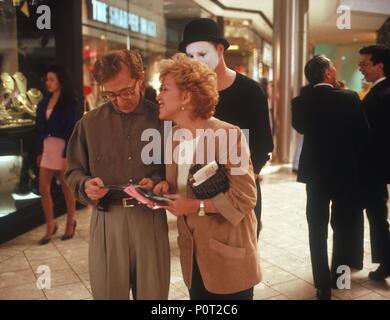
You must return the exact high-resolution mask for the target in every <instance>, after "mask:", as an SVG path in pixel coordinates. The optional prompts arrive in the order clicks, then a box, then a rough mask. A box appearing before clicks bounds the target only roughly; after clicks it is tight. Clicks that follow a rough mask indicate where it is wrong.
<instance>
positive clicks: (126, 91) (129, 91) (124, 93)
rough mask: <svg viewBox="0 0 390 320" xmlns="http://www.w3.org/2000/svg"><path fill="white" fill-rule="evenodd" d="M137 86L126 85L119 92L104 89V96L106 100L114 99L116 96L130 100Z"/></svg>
mask: <svg viewBox="0 0 390 320" xmlns="http://www.w3.org/2000/svg"><path fill="white" fill-rule="evenodd" d="M135 86H136V85H134V86H132V87H126V88H123V89H121V90H119V91H118V92H117V93H116V92H111V91H103V92H102V98H103V99H104V100H105V101H114V100H115V99H116V97H121V99H123V100H129V99H131V98H132V96H133V95H134V93H135Z"/></svg>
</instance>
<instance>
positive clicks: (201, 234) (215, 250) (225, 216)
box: [166, 118, 261, 294]
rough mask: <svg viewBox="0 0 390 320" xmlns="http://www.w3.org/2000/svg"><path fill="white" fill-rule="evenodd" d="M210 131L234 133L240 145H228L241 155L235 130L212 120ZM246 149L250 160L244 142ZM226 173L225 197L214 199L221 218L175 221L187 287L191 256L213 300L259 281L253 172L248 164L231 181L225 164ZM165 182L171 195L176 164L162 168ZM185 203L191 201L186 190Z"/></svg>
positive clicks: (209, 216) (191, 216) (194, 217)
mask: <svg viewBox="0 0 390 320" xmlns="http://www.w3.org/2000/svg"><path fill="white" fill-rule="evenodd" d="M208 128H209V129H213V130H214V131H215V130H218V129H222V130H227V129H236V130H238V133H239V134H238V139H235V140H236V141H228V143H233V144H236V145H237V147H238V150H240V147H241V144H240V139H241V132H240V130H239V128H238V127H236V126H233V125H232V124H229V123H227V122H223V121H220V120H218V119H216V118H211V119H209V120H208ZM177 129H178V127H177V126H176V127H174V128H173V130H172V132H173V133H174V132H175V131H176V130H177ZM244 143H245V146H246V148H245V150H247V153H248V157H249V149H248V148H247V144H246V141H245V140H244ZM219 144H220V143H219V141H218V140H217V143H216V150H215V160H217V161H219V160H220V157H221V154H220V150H219V149H220V148H219ZM177 145H178V142H176V143H175V142H173V144H172V150H175V147H176V146H177ZM222 150H223V148H222ZM225 151H226V150H225ZM171 152H172V151H171ZM194 158H195V157H194ZM194 162H195V161H194ZM208 162H210V161H208ZM219 162H220V161H219ZM220 163H221V162H220ZM225 167H226V168H227V169H228V170H227V172H228V177H229V182H230V188H229V190H228V191H227V192H225V193H220V194H219V195H217V196H215V197H214V198H212V201H213V204H214V206H215V207H216V208H217V209H218V210H219V212H220V214H219V213H218V214H207V215H206V216H198V214H197V213H195V214H194V213H191V214H188V215H186V216H182V217H179V218H178V219H177V225H178V232H179V236H178V238H177V241H178V245H179V248H180V262H181V268H182V273H183V278H184V282H185V284H186V285H187V287H188V288H191V280H192V265H193V260H192V259H193V257H194V256H195V257H196V259H197V263H198V265H199V270H200V273H201V275H202V279H203V282H204V285H205V287H206V289H207V290H208V291H210V292H212V293H217V294H229V293H235V292H239V291H243V290H246V289H248V288H251V287H253V286H254V285H256V284H257V283H259V282H260V281H261V272H260V262H259V254H258V247H257V238H256V227H257V222H256V217H255V214H254V211H253V209H254V207H255V205H256V196H257V194H256V184H255V178H254V172H253V167H252V164H251V163H250V160H249V166H247V168H246V170H245V172H244V174H241V175H231V172H230V169H232V168H233V167H237V165H233V164H232V163H231V162H228V163H227V164H225ZM166 179H167V181H168V183H169V184H170V186H171V188H173V190H172V191H173V192H176V190H177V164H176V163H175V162H174V161H173V163H172V164H167V165H166ZM187 197H189V198H195V196H194V194H193V193H192V191H191V188H190V186H189V185H187Z"/></svg>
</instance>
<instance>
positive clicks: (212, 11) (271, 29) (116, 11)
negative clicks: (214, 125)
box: [0, 0, 390, 300]
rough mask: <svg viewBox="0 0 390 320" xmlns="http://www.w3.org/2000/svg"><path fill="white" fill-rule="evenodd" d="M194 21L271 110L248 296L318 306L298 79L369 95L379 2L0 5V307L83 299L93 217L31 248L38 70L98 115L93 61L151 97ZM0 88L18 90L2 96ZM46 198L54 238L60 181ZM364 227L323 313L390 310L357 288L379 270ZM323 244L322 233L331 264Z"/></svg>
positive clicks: (175, 0)
mask: <svg viewBox="0 0 390 320" xmlns="http://www.w3.org/2000/svg"><path fill="white" fill-rule="evenodd" d="M40 6H41V7H42V6H46V7H48V8H49V9H50V18H51V21H49V25H50V28H43V29H41V28H40V27H39V25H38V24H37V21H38V20H39V19H40V16H41V15H42V11H39V10H38V7H40ZM39 12H41V13H39ZM108 12H111V13H113V14H111V15H108ZM200 17H201V18H210V19H213V20H214V21H216V23H217V24H218V26H219V28H220V30H222V33H223V36H224V38H225V39H227V40H228V41H229V42H230V47H229V48H228V50H227V51H226V52H225V61H226V64H227V66H228V67H229V68H231V69H232V70H234V71H236V72H239V73H242V74H244V75H246V76H247V77H249V78H251V79H253V80H255V81H257V82H259V83H262V84H264V86H263V90H264V92H265V93H266V95H267V98H268V105H269V118H270V126H271V130H272V136H273V141H274V145H275V148H274V151H273V153H272V155H271V159H270V161H269V162H268V163H267V165H266V166H265V167H264V169H263V170H262V172H261V176H262V181H261V186H262V230H261V233H260V238H259V254H260V257H261V258H260V261H261V270H262V274H263V280H262V282H261V283H259V284H257V285H256V286H255V287H254V299H255V300H267V299H270V300H276V299H277V300H314V299H316V290H315V287H314V284H313V276H312V270H311V261H310V250H309V240H308V227H307V222H306V216H305V209H306V193H305V192H306V190H305V186H304V185H303V184H301V183H298V182H296V173H295V172H296V169H297V162H298V159H299V150H300V145H301V143H302V136H301V135H300V134H298V133H297V132H296V131H295V130H294V129H293V128H292V127H291V100H292V99H293V98H294V97H295V96H297V95H298V93H299V91H300V89H301V88H302V87H303V86H304V85H305V84H306V79H305V77H304V72H303V69H304V65H305V63H306V62H307V61H308V60H309V59H310V58H311V57H313V56H314V55H316V54H325V55H326V56H327V57H328V58H330V59H331V60H332V61H333V63H334V66H335V68H336V70H337V79H338V80H340V81H342V82H343V83H344V85H345V87H346V88H348V89H350V90H353V91H355V92H357V93H358V94H359V95H364V94H366V93H367V91H368V90H369V89H367V88H368V87H369V85H370V84H369V83H366V82H365V81H364V80H363V75H362V74H361V72H360V71H359V67H358V62H359V50H360V48H362V47H365V46H368V45H372V44H375V43H380V44H384V45H387V46H390V0H371V1H367V0H258V1H252V0H67V1H65V0H37V1H24V0H0V73H1V74H2V82H3V83H2V85H1V83H0V300H19V299H27V300H68V299H69V300H91V299H92V292H91V285H90V279H89V266H88V247H89V240H90V236H89V226H90V219H91V211H92V208H91V207H90V206H85V205H83V204H81V203H77V212H76V219H77V230H76V232H75V235H74V237H73V239H71V240H70V241H61V239H60V236H59V235H56V236H54V237H53V239H52V240H51V241H50V243H48V244H47V245H45V246H38V240H39V239H40V238H41V236H42V235H43V234H44V232H45V229H46V226H45V219H44V214H43V209H42V205H41V196H40V194H39V187H38V185H39V182H38V171H39V170H38V167H37V164H36V158H37V156H38V154H37V146H36V142H35V119H36V108H37V104H38V102H39V101H40V99H42V96H43V95H44V94H45V71H46V69H47V68H48V67H49V66H50V65H52V64H58V65H61V66H63V67H64V68H66V69H67V70H68V71H69V72H70V74H71V77H72V82H73V85H74V87H75V89H76V91H77V95H78V98H79V101H82V103H80V105H79V106H78V107H79V109H80V112H81V113H84V114H85V113H88V112H90V111H91V110H93V109H96V108H98V107H99V106H100V105H101V104H102V102H103V100H102V96H101V90H100V87H99V85H98V84H97V82H96V81H95V79H94V78H93V76H92V70H93V65H94V63H95V62H96V60H97V59H98V58H99V57H100V56H101V55H102V54H104V53H106V52H108V51H110V50H116V49H137V50H139V51H140V53H141V55H142V58H143V61H144V64H145V83H146V86H149V87H152V88H154V89H155V90H157V91H158V90H159V87H160V82H159V73H158V62H159V61H160V60H161V59H164V58H167V57H171V56H172V55H173V54H175V53H177V52H178V44H179V43H180V41H181V38H182V33H183V29H184V26H185V25H186V24H187V23H188V22H190V21H191V20H193V19H195V18H200ZM46 22H47V21H46ZM4 74H8V76H9V75H11V76H12V77H13V78H14V79H15V84H14V86H12V88H9V87H7V85H6V82H5V81H4V80H3V79H5V76H4V77H3V75H4ZM18 79H19V81H17V80H18ZM26 97H27V99H26ZM52 197H53V201H54V212H55V216H56V220H57V222H58V225H59V230H60V231H61V232H62V231H63V229H64V227H65V224H66V217H65V216H66V215H65V213H66V206H65V200H64V197H63V194H62V192H61V187H60V183H59V177H58V176H55V177H54V179H53V182H52ZM364 222H365V224H364V225H365V229H364V264H363V268H362V269H361V270H357V271H356V272H353V273H352V282H351V288H349V289H348V290H333V291H332V299H334V300H389V299H390V278H387V280H385V281H384V282H380V283H378V282H375V281H372V280H370V279H369V278H368V276H367V275H368V273H369V272H370V271H372V270H375V269H376V268H377V266H378V265H377V264H375V263H372V262H371V248H370V233H369V229H368V221H367V218H365V221H364ZM168 225H169V242H170V250H171V278H170V290H169V299H170V300H188V299H189V294H188V290H187V287H186V285H185V284H184V282H183V278H182V274H181V267H180V259H179V247H178V245H177V242H176V238H177V235H178V231H177V226H176V218H175V217H174V216H172V215H168ZM61 232H60V233H61ZM60 233H59V234H60ZM331 234H332V230H331V228H330V227H329V238H328V244H329V246H328V248H329V249H328V250H331V249H330V248H331V243H332V239H331ZM42 265H45V266H49V268H50V271H51V288H40V287H39V286H37V281H38V280H39V277H40V274H41V273H42V271H41V269H40V266H42Z"/></svg>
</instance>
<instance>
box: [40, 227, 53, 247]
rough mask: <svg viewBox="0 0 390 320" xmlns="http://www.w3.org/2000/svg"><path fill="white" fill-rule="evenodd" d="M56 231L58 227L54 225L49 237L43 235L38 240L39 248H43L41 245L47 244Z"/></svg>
mask: <svg viewBox="0 0 390 320" xmlns="http://www.w3.org/2000/svg"><path fill="white" fill-rule="evenodd" d="M57 230H58V226H57V225H55V227H54V230H53V232H52V234H50V235H45V236H44V237H43V238H42V239H41V240H39V242H38V244H39V245H40V246H43V245H45V244H48V243H49V242H50V240H51V237H52V236H54V235H55V234H56V233H57Z"/></svg>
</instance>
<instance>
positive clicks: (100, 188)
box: [84, 178, 108, 200]
mask: <svg viewBox="0 0 390 320" xmlns="http://www.w3.org/2000/svg"><path fill="white" fill-rule="evenodd" d="M84 190H85V193H86V194H87V196H88V198H89V199H91V200H99V199H101V198H103V197H104V196H105V195H106V194H107V192H108V189H106V188H104V183H103V181H102V179H100V178H93V179H89V180H87V181H86V182H85V183H84Z"/></svg>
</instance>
